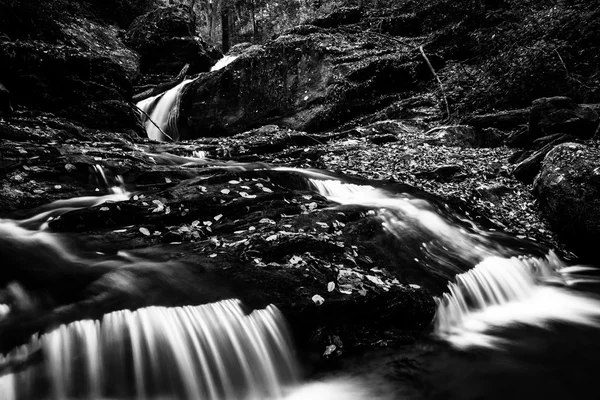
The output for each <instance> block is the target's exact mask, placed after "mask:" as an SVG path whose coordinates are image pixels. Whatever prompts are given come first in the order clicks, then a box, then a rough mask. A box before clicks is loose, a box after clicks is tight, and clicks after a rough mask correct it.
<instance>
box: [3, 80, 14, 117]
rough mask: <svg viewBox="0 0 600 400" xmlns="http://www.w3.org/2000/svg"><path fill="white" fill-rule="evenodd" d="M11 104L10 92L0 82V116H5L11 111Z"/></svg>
mask: <svg viewBox="0 0 600 400" xmlns="http://www.w3.org/2000/svg"><path fill="white" fill-rule="evenodd" d="M12 111H13V109H12V105H11V103H10V92H9V91H8V89H7V88H6V87H5V86H4V85H3V84H2V82H0V117H1V116H4V117H7V116H9V115H10V114H11V113H12Z"/></svg>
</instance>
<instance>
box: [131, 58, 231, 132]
mask: <svg viewBox="0 0 600 400" xmlns="http://www.w3.org/2000/svg"><path fill="white" fill-rule="evenodd" d="M236 58H237V56H231V55H226V56H224V57H223V58H221V59H220V60H219V61H217V63H216V64H215V65H213V67H212V68H211V69H210V71H211V72H213V71H218V70H220V69H221V68H224V67H226V66H227V65H229V64H231V63H232V62H233V61H234V60H235V59H236ZM194 80H195V78H194V79H184V81H183V82H181V83H180V84H179V85H177V86H175V87H173V88H171V89H169V90H167V91H166V92H163V93H161V94H158V95H156V96H152V97H149V98H147V99H144V100H142V101H140V102H138V103H137V104H136V105H137V107H138V108H139V109H140V110H143V111H144V112H145V113H146V114H148V115H149V116H150V119H148V116H147V115H145V114H143V115H142V121H143V123H144V127H145V128H146V133H147V134H148V138H149V139H152V140H156V141H159V142H164V141H167V140H170V141H173V142H176V141H178V140H179V138H180V134H179V128H178V125H177V124H178V120H179V104H180V102H181V96H182V93H183V89H185V87H186V86H187V85H189V84H190V83H191V82H193V81H194ZM157 125H158V127H157ZM159 128H160V129H159ZM161 130H162V132H161Z"/></svg>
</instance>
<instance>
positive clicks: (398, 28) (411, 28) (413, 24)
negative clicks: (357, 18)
mask: <svg viewBox="0 0 600 400" xmlns="http://www.w3.org/2000/svg"><path fill="white" fill-rule="evenodd" d="M369 25H370V26H377V27H378V29H379V30H380V32H381V33H385V34H387V35H391V36H413V35H418V34H419V33H420V32H421V21H420V20H419V18H418V17H417V15H416V14H415V13H402V14H397V15H385V16H378V17H375V18H371V19H370V20H369Z"/></svg>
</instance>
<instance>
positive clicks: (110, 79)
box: [0, 41, 137, 129]
mask: <svg viewBox="0 0 600 400" xmlns="http://www.w3.org/2000/svg"><path fill="white" fill-rule="evenodd" d="M0 64H1V65H2V67H3V71H4V73H3V78H4V79H6V80H5V83H6V84H7V88H8V90H10V91H11V93H12V99H13V102H14V103H13V104H14V105H20V106H24V107H27V108H30V109H34V110H43V111H50V112H52V113H55V114H57V115H60V116H66V117H69V118H72V119H73V120H76V121H81V122H84V123H86V124H89V125H90V126H93V127H108V128H111V129H113V128H120V129H135V128H136V126H137V122H136V113H135V112H134V111H133V110H132V109H131V108H130V107H129V106H128V104H127V102H128V101H129V99H131V94H132V85H131V82H130V81H129V79H128V77H127V74H126V72H125V70H124V69H123V68H122V67H121V65H120V64H118V63H117V62H115V61H114V60H113V59H111V58H108V57H104V56H101V55H98V54H94V53H93V52H90V51H85V50H82V49H80V48H77V47H73V46H66V45H51V44H47V43H42V42H24V41H16V42H4V43H0ZM117 103H119V105H118V106H116V104H117ZM120 124H123V125H120Z"/></svg>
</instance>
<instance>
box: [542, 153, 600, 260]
mask: <svg viewBox="0 0 600 400" xmlns="http://www.w3.org/2000/svg"><path fill="white" fill-rule="evenodd" d="M534 191H535V194H536V196H537V197H538V199H539V202H540V207H541V209H542V211H543V212H544V214H545V215H546V217H547V218H548V219H549V220H550V223H551V224H552V226H553V227H554V229H555V230H556V232H557V233H558V234H559V235H560V236H561V237H562V239H563V240H564V241H565V242H566V243H567V245H569V246H570V247H571V248H572V249H573V250H574V251H575V252H576V253H577V254H578V255H579V256H581V257H589V258H590V260H595V259H596V258H597V247H598V243H599V241H600V151H599V150H598V149H595V148H592V147H589V146H586V145H583V144H578V143H563V144H560V145H558V146H556V147H555V148H554V149H552V151H550V152H549V153H548V155H547V156H546V158H545V159H544V161H543V163H542V167H541V171H540V174H539V175H538V177H537V178H536V180H535V182H534Z"/></svg>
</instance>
